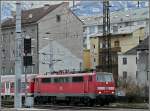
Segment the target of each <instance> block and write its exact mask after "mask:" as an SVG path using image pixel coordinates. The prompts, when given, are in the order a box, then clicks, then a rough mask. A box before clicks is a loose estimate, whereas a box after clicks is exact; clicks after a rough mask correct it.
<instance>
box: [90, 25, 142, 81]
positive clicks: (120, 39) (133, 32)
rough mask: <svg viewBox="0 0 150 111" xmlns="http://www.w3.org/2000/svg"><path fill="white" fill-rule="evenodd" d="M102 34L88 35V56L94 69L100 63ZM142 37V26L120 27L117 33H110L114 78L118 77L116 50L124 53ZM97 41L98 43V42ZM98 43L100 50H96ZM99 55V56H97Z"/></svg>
mask: <svg viewBox="0 0 150 111" xmlns="http://www.w3.org/2000/svg"><path fill="white" fill-rule="evenodd" d="M102 38H103V36H102V34H101V33H100V34H95V35H92V36H91V37H90V56H91V57H90V58H91V67H92V69H96V68H97V67H98V66H100V65H101V56H100V55H99V54H100V53H101V48H102ZM143 39H144V28H143V27H140V26H138V27H131V28H130V30H127V29H126V28H122V29H121V30H120V31H119V33H113V34H111V47H112V49H111V50H112V52H111V53H112V70H113V73H115V75H116V76H115V78H116V79H117V78H118V54H117V53H118V52H120V53H124V52H126V51H128V50H129V49H131V48H133V47H135V46H136V45H138V44H139V42H140V40H143ZM98 41H99V43H98ZM98 45H100V50H98ZM99 57H100V58H99Z"/></svg>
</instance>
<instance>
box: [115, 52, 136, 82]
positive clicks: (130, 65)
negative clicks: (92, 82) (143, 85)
mask: <svg viewBox="0 0 150 111" xmlns="http://www.w3.org/2000/svg"><path fill="white" fill-rule="evenodd" d="M123 58H127V64H123ZM123 71H126V72H127V78H132V79H133V81H134V82H136V71H137V64H136V55H124V54H118V75H119V78H123Z"/></svg>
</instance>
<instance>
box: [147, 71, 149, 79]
mask: <svg viewBox="0 0 150 111" xmlns="http://www.w3.org/2000/svg"><path fill="white" fill-rule="evenodd" d="M148 80H149V73H148V71H147V81H148Z"/></svg>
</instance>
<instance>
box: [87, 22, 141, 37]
mask: <svg viewBox="0 0 150 111" xmlns="http://www.w3.org/2000/svg"><path fill="white" fill-rule="evenodd" d="M140 28H144V26H143V25H138V26H128V27H123V28H118V31H117V32H113V31H112V30H111V32H110V33H111V35H112V36H116V35H127V34H132V33H133V32H134V31H136V30H138V29H140ZM102 36H103V33H102V32H100V33H99V32H98V33H95V34H92V35H90V37H102Z"/></svg>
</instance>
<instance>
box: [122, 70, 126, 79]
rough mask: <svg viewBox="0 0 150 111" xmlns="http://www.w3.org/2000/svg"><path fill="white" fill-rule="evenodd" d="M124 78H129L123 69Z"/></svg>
mask: <svg viewBox="0 0 150 111" xmlns="http://www.w3.org/2000/svg"><path fill="white" fill-rule="evenodd" d="M123 79H127V72H126V71H123Z"/></svg>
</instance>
